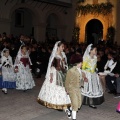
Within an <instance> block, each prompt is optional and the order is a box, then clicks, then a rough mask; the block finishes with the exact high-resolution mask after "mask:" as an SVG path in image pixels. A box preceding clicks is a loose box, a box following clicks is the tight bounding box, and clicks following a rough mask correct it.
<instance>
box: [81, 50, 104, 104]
mask: <svg viewBox="0 0 120 120" xmlns="http://www.w3.org/2000/svg"><path fill="white" fill-rule="evenodd" d="M89 52H90V50H89V51H88V54H86V55H84V56H83V65H82V70H83V72H84V73H85V74H86V77H87V79H88V82H84V86H83V88H82V95H83V96H84V99H83V104H88V105H99V104H101V103H103V101H104V97H103V89H102V85H101V83H100V79H99V76H98V75H97V73H96V72H95V71H96V64H97V57H96V56H94V58H91V57H90V55H89Z"/></svg>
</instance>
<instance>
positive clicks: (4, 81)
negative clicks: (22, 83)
mask: <svg viewBox="0 0 120 120" xmlns="http://www.w3.org/2000/svg"><path fill="white" fill-rule="evenodd" d="M4 50H8V49H6V48H5V49H3V52H4ZM3 52H2V54H1V74H2V76H0V88H3V89H7V88H16V82H15V77H16V76H15V73H14V67H13V63H12V58H11V56H10V55H9V56H8V57H5V56H4V55H3Z"/></svg>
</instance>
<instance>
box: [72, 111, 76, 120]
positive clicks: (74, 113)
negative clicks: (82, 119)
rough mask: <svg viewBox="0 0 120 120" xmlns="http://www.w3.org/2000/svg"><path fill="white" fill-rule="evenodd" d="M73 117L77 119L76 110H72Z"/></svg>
mask: <svg viewBox="0 0 120 120" xmlns="http://www.w3.org/2000/svg"><path fill="white" fill-rule="evenodd" d="M72 119H75V120H76V111H72Z"/></svg>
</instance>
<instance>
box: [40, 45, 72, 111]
mask: <svg viewBox="0 0 120 120" xmlns="http://www.w3.org/2000/svg"><path fill="white" fill-rule="evenodd" d="M55 46H56V47H57V44H56V45H55ZM56 47H54V49H56V50H57V48H56ZM54 49H53V51H54ZM56 50H55V51H54V52H53V53H54V54H52V55H51V57H50V60H49V65H48V69H47V74H46V79H45V81H44V83H43V85H42V88H41V90H40V93H39V95H38V102H39V103H40V104H42V105H44V106H46V107H48V108H54V109H61V110H63V109H64V108H67V107H68V106H70V104H71V101H70V98H69V95H67V93H66V91H65V87H64V80H65V72H66V69H65V62H64V61H63V58H64V60H65V59H66V56H65V53H64V52H62V56H63V58H62V57H61V56H60V55H58V54H56ZM50 61H51V62H50ZM65 61H66V60H65ZM66 62H67V61H66ZM51 73H53V81H52V83H51V82H50V74H51Z"/></svg>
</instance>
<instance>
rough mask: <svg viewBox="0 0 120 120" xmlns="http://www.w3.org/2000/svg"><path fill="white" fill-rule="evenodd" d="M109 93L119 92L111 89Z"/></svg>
mask: <svg viewBox="0 0 120 120" xmlns="http://www.w3.org/2000/svg"><path fill="white" fill-rule="evenodd" d="M108 93H109V94H116V93H117V92H116V90H110V91H109V92H108Z"/></svg>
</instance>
